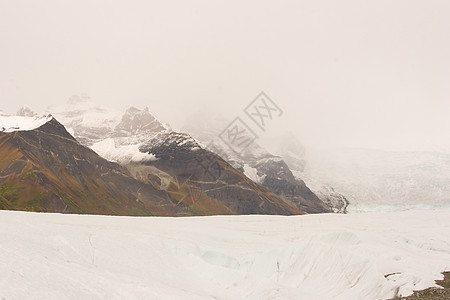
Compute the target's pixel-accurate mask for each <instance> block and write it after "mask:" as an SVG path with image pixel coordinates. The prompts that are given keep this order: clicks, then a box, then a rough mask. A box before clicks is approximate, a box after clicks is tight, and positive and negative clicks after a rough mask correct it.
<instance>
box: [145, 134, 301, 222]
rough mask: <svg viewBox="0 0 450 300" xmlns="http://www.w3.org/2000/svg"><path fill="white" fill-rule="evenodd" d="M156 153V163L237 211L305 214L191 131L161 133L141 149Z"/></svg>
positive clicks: (245, 212) (239, 212)
mask: <svg viewBox="0 0 450 300" xmlns="http://www.w3.org/2000/svg"><path fill="white" fill-rule="evenodd" d="M140 150H141V151H142V152H146V153H150V154H153V155H155V156H156V158H157V160H156V161H150V162H146V163H145V164H147V165H151V166H154V167H156V168H158V169H159V170H162V171H164V172H166V173H168V174H170V175H171V176H173V177H176V178H180V179H181V180H183V181H184V182H187V183H188V184H190V185H193V186H195V187H197V188H199V189H200V190H202V191H204V193H205V194H206V195H207V196H208V197H210V198H212V199H217V200H218V201H220V202H221V203H223V204H224V205H225V206H226V207H228V208H229V209H230V211H231V212H232V213H235V214H283V215H291V214H302V213H303V211H302V210H300V209H298V207H296V206H295V205H293V204H291V203H289V202H287V201H284V200H283V199H280V198H279V197H277V196H276V195H275V194H273V193H272V192H270V191H269V190H267V189H265V188H264V187H262V186H260V185H258V184H256V183H254V182H253V181H251V180H250V179H248V178H247V177H246V176H244V175H243V174H241V173H240V172H238V171H237V170H235V169H234V168H233V167H232V166H231V165H230V164H228V163H227V162H225V161H224V160H223V159H222V158H220V157H219V156H217V155H216V154H214V153H212V152H210V151H208V150H205V149H203V148H201V147H200V146H199V145H198V144H197V143H196V142H195V140H193V139H192V138H191V137H190V136H189V135H186V134H179V133H174V132H172V133H167V134H161V135H159V136H158V137H156V138H155V139H153V140H151V141H149V142H148V143H147V144H146V145H145V146H142V147H141V149H140Z"/></svg>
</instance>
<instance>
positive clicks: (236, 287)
mask: <svg viewBox="0 0 450 300" xmlns="http://www.w3.org/2000/svg"><path fill="white" fill-rule="evenodd" d="M0 222H1V223H0V235H1V236H2V242H1V243H0V251H1V253H2V255H1V256H0V274H2V276H1V277H0V299H30V298H33V299H346V300H347V299H371V300H372V299H386V298H391V297H393V296H394V295H395V293H396V291H397V290H398V291H399V294H402V295H407V294H410V293H411V292H412V290H413V289H424V288H426V287H430V286H434V280H435V279H442V275H441V274H440V272H442V271H449V270H450V210H439V211H438V210H414V211H405V212H388V213H355V214H350V215H336V214H324V215H306V216H295V217H282V216H216V217H191V218H158V217H140V218H133V217H108V216H86V215H60V214H44V213H40V214H38V213H26V212H13V211H0ZM389 274H392V275H389ZM385 276H386V277H385Z"/></svg>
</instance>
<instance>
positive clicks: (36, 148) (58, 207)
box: [0, 119, 192, 215]
mask: <svg viewBox="0 0 450 300" xmlns="http://www.w3.org/2000/svg"><path fill="white" fill-rule="evenodd" d="M0 157H1V159H0V208H2V209H17V210H31V211H48V212H67V213H92V214H112V215H192V212H191V211H190V210H189V209H188V208H187V207H186V206H185V205H183V204H182V203H179V202H178V201H176V200H175V199H173V198H172V197H171V196H170V195H169V194H168V193H167V192H166V191H162V190H158V189H156V188H155V187H154V186H153V185H151V184H144V183H142V182H140V181H138V180H136V179H134V178H133V177H131V176H130V174H129V173H128V171H127V170H126V169H125V168H123V167H122V166H120V165H118V164H115V163H112V162H108V161H106V160H105V159H103V158H101V157H100V156H98V155H97V154H96V153H95V152H94V151H92V150H90V149H89V148H86V147H84V146H82V145H80V144H79V143H78V142H77V141H76V140H75V139H74V138H73V137H72V136H71V135H70V134H69V133H68V132H67V131H66V130H65V128H64V126H62V125H61V124H60V123H59V122H57V121H56V120H55V119H52V120H51V121H49V122H48V123H46V124H44V125H43V126H41V127H40V128H37V129H35V130H31V131H18V132H13V133H3V134H0Z"/></svg>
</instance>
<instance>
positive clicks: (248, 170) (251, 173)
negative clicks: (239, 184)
mask: <svg viewBox="0 0 450 300" xmlns="http://www.w3.org/2000/svg"><path fill="white" fill-rule="evenodd" d="M244 175H245V176H247V177H248V178H250V179H251V180H253V181H254V182H256V183H259V184H261V182H263V180H264V178H265V177H266V175H265V174H264V175H261V176H259V175H258V170H257V169H256V168H252V167H250V166H249V165H248V164H244Z"/></svg>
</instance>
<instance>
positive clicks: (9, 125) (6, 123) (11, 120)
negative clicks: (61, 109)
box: [0, 115, 53, 133]
mask: <svg viewBox="0 0 450 300" xmlns="http://www.w3.org/2000/svg"><path fill="white" fill-rule="evenodd" d="M51 119H53V117H52V116H51V115H47V116H42V117H24V116H7V115H6V116H5V115H0V132H7V133H8V132H14V131H28V130H33V129H36V128H39V127H41V126H42V125H44V124H45V123H47V122H48V121H50V120H51Z"/></svg>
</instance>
